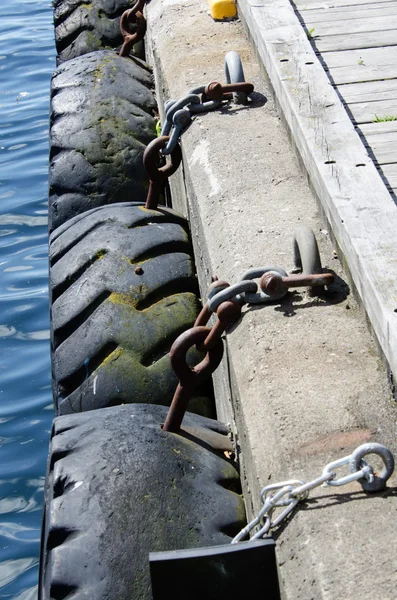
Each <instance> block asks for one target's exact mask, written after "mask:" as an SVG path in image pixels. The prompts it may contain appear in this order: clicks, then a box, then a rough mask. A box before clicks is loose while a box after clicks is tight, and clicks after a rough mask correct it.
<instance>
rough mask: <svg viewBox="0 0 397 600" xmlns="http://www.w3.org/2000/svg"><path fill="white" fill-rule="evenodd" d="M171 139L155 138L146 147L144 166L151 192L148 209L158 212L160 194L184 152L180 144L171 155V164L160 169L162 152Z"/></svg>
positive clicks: (149, 193)
mask: <svg viewBox="0 0 397 600" xmlns="http://www.w3.org/2000/svg"><path fill="white" fill-rule="evenodd" d="M169 139H170V138H169V137H168V136H167V135H164V136H160V137H158V138H155V139H154V140H152V141H151V142H150V144H148V145H147V146H146V149H145V152H144V153H143V166H144V167H145V169H146V172H147V174H148V176H149V181H150V183H149V190H148V195H147V199H146V205H145V206H146V208H149V209H153V210H156V209H157V205H158V202H159V198H160V194H161V191H162V188H163V185H164V183H165V181H166V180H167V179H168V177H170V176H171V175H172V174H173V173H175V171H176V170H177V168H178V167H179V165H180V164H181V161H182V151H181V147H180V145H179V144H176V146H175V148H174V149H173V151H172V152H171V154H170V157H171V162H170V163H168V164H166V165H164V166H162V167H159V165H158V163H159V160H160V157H161V154H160V151H161V150H162V149H163V148H165V147H166V146H167V144H168V141H169Z"/></svg>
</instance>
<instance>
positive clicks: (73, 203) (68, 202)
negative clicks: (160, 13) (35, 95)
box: [49, 51, 156, 231]
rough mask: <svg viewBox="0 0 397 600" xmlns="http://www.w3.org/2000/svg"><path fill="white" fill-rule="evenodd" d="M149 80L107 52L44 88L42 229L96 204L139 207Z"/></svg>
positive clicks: (63, 71) (151, 124)
mask: <svg viewBox="0 0 397 600" xmlns="http://www.w3.org/2000/svg"><path fill="white" fill-rule="evenodd" d="M155 106H156V104H155V99H154V92H153V89H152V76H151V74H150V73H149V72H148V71H147V70H145V69H144V68H142V67H141V66H138V65H137V64H136V63H135V62H133V61H132V60H130V59H128V58H120V57H119V56H117V55H116V54H115V53H114V52H110V51H100V52H93V53H91V54H86V55H85V56H81V57H79V58H76V59H75V60H71V61H69V62H67V63H65V64H63V65H61V66H60V67H59V68H58V69H57V70H56V71H55V74H54V76H53V79H52V83H51V128H50V172H49V186H50V188H49V209H50V210H49V221H50V223H49V227H50V231H52V230H53V229H55V228H56V227H59V226H60V225H61V224H62V223H64V222H65V221H67V220H68V219H71V218H72V217H74V216H75V215H76V214H80V213H82V212H84V211H86V210H89V209H91V208H94V207H96V206H103V205H104V204H111V203H113V202H126V201H129V200H130V199H131V198H134V200H137V201H144V200H145V199H146V195H147V188H148V178H147V175H146V172H145V169H144V168H143V152H144V150H145V147H146V146H147V144H149V142H151V141H152V139H153V138H154V137H155V135H156V134H155V121H154V118H153V111H154V109H155Z"/></svg>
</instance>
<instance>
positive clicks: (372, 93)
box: [338, 79, 397, 103]
mask: <svg viewBox="0 0 397 600" xmlns="http://www.w3.org/2000/svg"><path fill="white" fill-rule="evenodd" d="M338 91H339V92H340V93H341V95H342V96H343V99H344V100H345V102H347V103H351V102H373V101H375V100H384V99H385V98H388V99H389V100H392V99H397V79H383V80H382V81H365V82H363V83H352V84H349V83H348V84H346V85H341V86H339V87H338Z"/></svg>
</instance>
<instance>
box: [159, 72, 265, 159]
mask: <svg viewBox="0 0 397 600" xmlns="http://www.w3.org/2000/svg"><path fill="white" fill-rule="evenodd" d="M253 89H254V86H253V85H252V84H251V83H247V82H245V81H242V82H236V83H227V84H223V85H222V84H221V83H219V82H217V81H214V82H212V83H210V84H209V85H208V86H204V85H202V86H199V87H196V88H194V89H192V90H189V92H188V93H187V94H186V95H185V96H183V97H182V98H180V99H179V100H167V102H166V103H165V104H164V111H165V122H164V125H163V127H162V129H161V135H162V136H166V135H167V136H168V135H169V137H170V139H169V142H168V144H167V146H166V148H164V149H163V151H162V154H163V155H167V154H171V152H172V151H173V149H174V148H175V146H176V144H177V143H178V141H179V139H180V138H181V136H182V134H183V133H185V131H186V130H187V129H188V128H189V126H190V125H191V123H192V118H193V116H194V115H197V114H199V113H204V112H209V111H211V110H215V109H217V108H219V107H220V106H222V103H223V101H224V100H230V98H231V97H232V94H233V92H239V91H241V92H244V93H246V94H250V93H252V91H253Z"/></svg>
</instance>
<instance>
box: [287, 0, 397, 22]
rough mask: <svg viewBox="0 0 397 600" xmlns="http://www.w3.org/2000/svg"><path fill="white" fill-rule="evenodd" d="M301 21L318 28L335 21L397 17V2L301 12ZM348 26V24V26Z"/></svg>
mask: <svg viewBox="0 0 397 600" xmlns="http://www.w3.org/2000/svg"><path fill="white" fill-rule="evenodd" d="M299 13H300V15H301V19H303V20H304V22H305V23H310V25H312V26H316V24H317V23H321V24H324V23H332V22H333V21H338V22H339V21H343V22H345V21H350V20H360V21H361V20H363V19H364V20H365V19H373V18H374V17H376V18H377V19H378V18H380V17H387V16H392V17H395V16H396V15H397V2H389V3H388V4H367V5H365V6H361V4H357V5H355V6H350V7H346V6H340V7H337V8H322V9H315V10H310V11H309V10H306V11H302V12H301V11H299ZM347 25H348V24H347Z"/></svg>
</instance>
